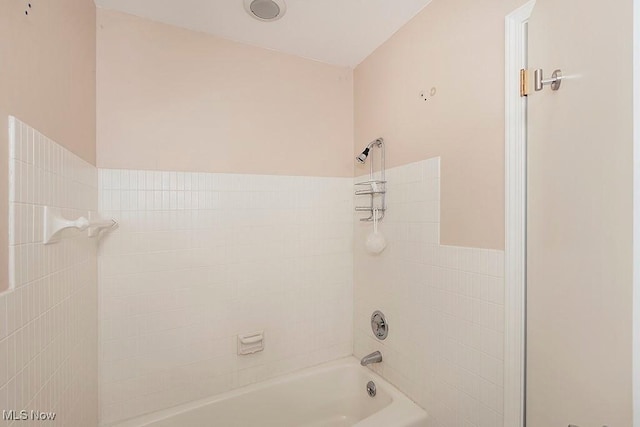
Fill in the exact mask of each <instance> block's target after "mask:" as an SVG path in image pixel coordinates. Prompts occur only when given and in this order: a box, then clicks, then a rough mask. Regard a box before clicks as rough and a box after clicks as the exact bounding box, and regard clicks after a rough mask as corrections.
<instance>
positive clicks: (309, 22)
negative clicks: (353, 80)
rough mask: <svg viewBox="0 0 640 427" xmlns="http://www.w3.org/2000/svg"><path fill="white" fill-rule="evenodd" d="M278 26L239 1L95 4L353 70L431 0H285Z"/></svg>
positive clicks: (108, 0) (100, 0)
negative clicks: (253, 15)
mask: <svg viewBox="0 0 640 427" xmlns="http://www.w3.org/2000/svg"><path fill="white" fill-rule="evenodd" d="M285 1H286V4H287V12H286V14H285V15H284V16H283V17H282V19H279V20H277V21H273V22H261V21H258V20H256V19H253V18H251V17H250V16H249V15H248V14H247V12H246V11H245V9H244V5H243V0H95V2H96V5H97V6H99V7H103V8H106V9H113V10H118V11H121V12H126V13H129V14H132V15H136V16H140V17H143V18H147V19H151V20H154V21H159V22H164V23H167V24H172V25H176V26H179V27H183V28H188V29H191V30H196V31H202V32H206V33H209V34H213V35H217V36H221V37H224V38H227V39H231V40H236V41H239V42H244V43H249V44H252V45H255V46H260V47H265V48H269V49H274V50H279V51H282V52H287V53H291V54H294V55H298V56H303V57H306V58H311V59H315V60H318V61H322V62H327V63H330V64H336V65H342V66H348V67H355V66H356V65H358V64H359V63H360V62H362V60H363V59H365V58H366V57H367V56H368V55H369V54H370V53H371V52H373V51H374V50H375V49H376V48H377V47H378V46H380V45H381V44H382V43H384V42H385V41H386V40H387V39H388V38H389V37H391V35H392V34H393V33H395V32H396V31H397V30H398V29H399V28H400V27H402V26H403V25H404V24H405V23H406V22H407V21H409V20H410V19H411V18H412V17H413V16H415V15H416V14H417V13H418V12H419V11H420V10H422V8H423V7H425V6H426V5H427V4H428V3H429V2H430V1H431V0H285Z"/></svg>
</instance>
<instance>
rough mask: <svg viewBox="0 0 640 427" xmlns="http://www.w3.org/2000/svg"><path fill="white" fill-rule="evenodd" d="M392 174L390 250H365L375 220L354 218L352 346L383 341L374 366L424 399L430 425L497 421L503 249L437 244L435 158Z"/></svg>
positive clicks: (492, 425) (387, 222)
mask: <svg viewBox="0 0 640 427" xmlns="http://www.w3.org/2000/svg"><path fill="white" fill-rule="evenodd" d="M362 179H363V178H362V177H360V178H357V179H356V181H360V180H362ZM387 180H388V182H389V183H388V186H387V188H388V195H387V200H388V212H387V215H386V217H385V219H384V221H383V222H382V223H381V225H380V229H381V231H382V232H383V233H384V234H385V236H386V238H387V241H388V247H387V249H386V250H385V252H383V253H382V254H381V255H378V256H375V255H370V254H368V253H367V252H366V250H365V248H364V242H365V239H366V236H367V234H368V233H369V232H370V231H371V229H372V226H371V223H360V222H359V221H357V222H356V224H355V233H354V239H355V241H354V301H355V310H354V354H355V355H356V356H357V357H362V356H364V355H366V354H368V353H370V352H372V351H375V350H380V351H382V353H383V355H384V361H383V363H381V364H379V365H372V369H373V370H375V371H377V372H378V373H380V374H381V375H382V376H384V377H385V378H387V379H388V380H389V381H390V382H392V383H393V384H395V385H396V386H397V387H398V388H400V390H402V391H404V392H405V393H406V394H407V395H408V396H409V397H411V398H412V399H413V400H414V401H416V402H417V403H418V404H420V405H421V406H422V407H424V408H425V409H426V410H427V412H428V413H429V426H430V427H452V426H465V427H496V426H501V425H502V417H503V415H502V414H503V335H504V331H503V324H504V306H503V303H504V278H503V277H504V265H503V264H504V254H503V252H502V251H496V250H487V249H475V248H463V247H453V246H443V245H440V237H439V233H440V218H439V216H440V160H439V158H434V159H428V160H425V161H421V162H417V163H412V164H409V165H405V166H401V167H397V168H393V169H390V170H388V171H387ZM356 197H359V196H356ZM374 310H382V311H383V312H384V314H385V315H386V317H387V320H388V323H389V325H390V327H389V331H390V332H389V336H388V338H387V339H386V340H385V341H379V340H377V339H375V338H374V336H373V334H372V332H371V328H370V317H371V314H372V312H373V311H374Z"/></svg>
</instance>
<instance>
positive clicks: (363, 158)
mask: <svg viewBox="0 0 640 427" xmlns="http://www.w3.org/2000/svg"><path fill="white" fill-rule="evenodd" d="M368 155H369V147H367V148H365V149H364V151H363V152H362V153H360V155H358V156H357V157H356V160H357V161H358V163H363V164H364V162H365V161H366V160H367V156H368Z"/></svg>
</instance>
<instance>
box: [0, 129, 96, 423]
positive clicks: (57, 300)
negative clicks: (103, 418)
mask: <svg viewBox="0 0 640 427" xmlns="http://www.w3.org/2000/svg"><path fill="white" fill-rule="evenodd" d="M9 151H10V152H9V174H10V191H9V208H10V211H9V252H10V260H9V276H10V286H11V288H10V290H9V291H7V292H4V293H2V294H0V409H3V410H5V409H6V410H16V411H20V410H27V411H31V410H34V411H39V412H55V413H56V417H55V421H48V422H46V424H47V425H51V426H68V427H74V426H77V427H87V426H95V425H97V423H98V385H97V379H98V375H97V373H98V366H97V364H98V354H97V348H98V340H97V335H98V330H97V329H98V328H97V306H98V303H97V263H96V242H95V240H90V239H89V238H87V235H86V233H85V234H80V233H72V234H69V235H67V236H66V237H65V238H63V239H62V240H61V241H60V242H58V243H56V244H53V245H48V246H44V245H43V244H42V233H43V230H42V221H43V209H44V206H54V207H58V208H62V209H63V212H64V214H65V215H67V216H68V218H72V217H76V216H87V215H89V214H90V213H93V214H95V213H96V212H97V207H98V189H97V170H96V168H95V167H94V166H92V165H90V164H89V163H87V162H85V161H83V160H82V159H80V158H79V157H77V156H75V155H74V154H72V153H71V152H69V151H68V150H66V149H64V148H63V147H61V146H60V145H58V144H56V143H55V142H53V141H51V140H50V139H48V138H47V137H45V136H44V135H42V134H40V133H39V132H38V131H36V130H35V129H33V128H31V127H29V126H28V125H26V124H24V123H21V122H20V121H19V120H17V119H15V118H13V117H10V118H9ZM42 423H43V422H42V421H40V422H35V421H17V422H10V421H6V420H2V421H0V425H3V426H4V425H20V426H25V427H26V426H35V425H42Z"/></svg>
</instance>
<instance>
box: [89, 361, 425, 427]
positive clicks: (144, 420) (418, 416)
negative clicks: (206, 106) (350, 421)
mask: <svg viewBox="0 0 640 427" xmlns="http://www.w3.org/2000/svg"><path fill="white" fill-rule="evenodd" d="M341 367H348V368H355V369H358V370H360V371H361V372H364V373H365V374H366V375H368V376H369V377H370V378H371V380H372V381H374V382H375V383H376V386H377V387H378V389H382V390H384V391H385V393H387V394H389V396H390V397H391V403H390V404H388V405H387V406H385V407H384V408H382V409H381V410H380V411H378V412H375V413H374V414H372V415H370V416H369V417H367V418H365V419H363V420H361V421H359V422H358V423H357V424H356V426H357V427H369V426H370V427H377V426H388V425H389V424H387V423H388V422H389V421H390V420H391V418H389V415H390V414H391V413H394V414H395V413H398V412H399V413H401V414H402V415H403V422H405V421H406V422H407V423H408V424H406V425H408V426H412V425H417V424H414V423H419V422H421V421H424V420H426V418H427V412H426V410H425V409H423V408H421V407H420V406H418V404H417V403H415V402H414V401H413V400H411V398H409V397H408V396H407V395H406V394H404V393H402V392H401V391H400V390H398V389H397V388H396V387H395V386H394V385H393V384H391V383H390V382H389V381H387V380H385V379H384V378H382V377H381V376H380V375H378V374H376V373H375V372H374V371H373V370H371V369H369V368H366V367H362V366H360V361H359V360H358V359H356V358H355V357H354V356H347V357H343V358H340V359H336V360H332V361H330V362H325V363H322V364H320V365H315V366H311V367H308V368H302V369H299V370H297V371H293V372H290V373H287V374H284V375H279V376H277V377H274V378H270V379H267V380H264V381H260V382H257V383H254V384H249V385H246V386H243V387H239V388H237V389H233V390H229V391H227V392H223V393H218V394H215V395H211V396H207V397H204V398H202V399H198V400H194V401H192V402H187V403H183V404H180V405H176V406H172V407H170V408H166V409H161V410H159V411H155V412H150V413H147V414H144V415H140V416H136V417H133V418H128V419H125V420H121V421H116V422H114V423H111V424H100V425H99V427H145V426H148V425H149V424H152V423H155V422H158V421H162V420H165V419H167V418H170V417H174V416H179V415H180V414H184V413H186V412H189V411H193V410H195V409H198V408H201V407H203V406H206V405H210V404H214V403H218V402H220V401H223V400H228V399H232V398H236V397H239V396H241V395H243V394H246V393H250V392H253V391H259V390H264V389H265V388H269V387H271V386H274V385H277V384H281V383H285V382H290V381H292V380H294V379H300V378H305V377H309V376H313V375H317V374H321V373H323V372H327V371H331V370H334V369H337V368H341ZM362 392H363V393H365V389H364V385H363V391H362ZM405 418H406V420H405Z"/></svg>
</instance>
